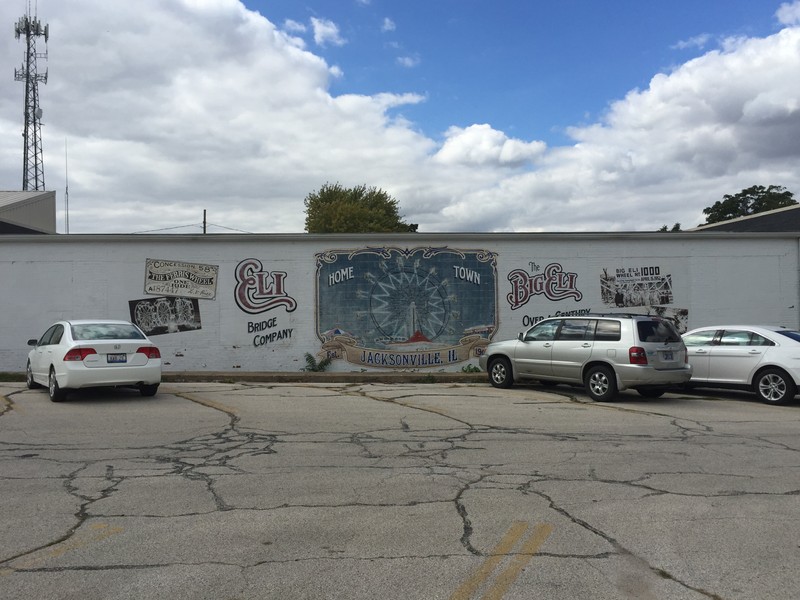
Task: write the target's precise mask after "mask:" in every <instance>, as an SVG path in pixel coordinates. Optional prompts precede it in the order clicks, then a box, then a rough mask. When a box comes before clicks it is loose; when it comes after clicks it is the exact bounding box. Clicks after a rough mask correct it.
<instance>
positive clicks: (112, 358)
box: [106, 352, 128, 363]
mask: <svg viewBox="0 0 800 600" xmlns="http://www.w3.org/2000/svg"><path fill="white" fill-rule="evenodd" d="M106 362H110V363H124V362H128V355H127V354H125V353H124V352H123V353H122V354H106Z"/></svg>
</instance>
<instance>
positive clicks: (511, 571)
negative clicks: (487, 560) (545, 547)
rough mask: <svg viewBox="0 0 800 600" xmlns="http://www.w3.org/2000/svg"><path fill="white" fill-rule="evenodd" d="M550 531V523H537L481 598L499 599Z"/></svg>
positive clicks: (486, 599)
mask: <svg viewBox="0 0 800 600" xmlns="http://www.w3.org/2000/svg"><path fill="white" fill-rule="evenodd" d="M552 532H553V526H552V525H548V524H547V523H540V524H539V525H537V526H536V529H535V530H534V532H533V533H532V534H531V536H530V537H529V538H528V539H527V540H526V542H525V543H524V544H523V545H522V549H521V550H520V553H519V554H517V555H516V556H515V557H514V559H513V560H512V561H511V564H510V565H508V567H506V569H505V571H503V572H502V573H500V575H498V576H497V578H496V579H495V582H494V585H493V586H492V587H491V588H489V590H488V591H487V592H486V595H484V597H483V600H500V599H501V598H502V597H503V596H504V595H505V593H506V592H507V591H508V588H510V587H511V584H512V583H514V582H515V581H516V580H517V577H519V574H520V573H522V569H524V568H525V565H527V564H528V563H529V562H530V561H531V559H532V558H533V555H534V554H536V553H537V552H538V551H539V548H541V547H542V544H544V542H545V540H547V538H548V537H550V534H551V533H552Z"/></svg>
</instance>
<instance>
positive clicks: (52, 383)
mask: <svg viewBox="0 0 800 600" xmlns="http://www.w3.org/2000/svg"><path fill="white" fill-rule="evenodd" d="M47 393H48V395H49V396H50V400H51V401H52V402H61V401H63V400H64V399H65V398H66V397H67V392H66V391H65V390H62V389H61V387H59V385H58V379H56V370H55V369H54V368H53V367H50V375H49V377H48V378H47Z"/></svg>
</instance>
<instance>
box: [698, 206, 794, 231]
mask: <svg viewBox="0 0 800 600" xmlns="http://www.w3.org/2000/svg"><path fill="white" fill-rule="evenodd" d="M686 231H752V232H770V233H782V232H798V231H800V204H794V205H792V206H784V207H783V208H776V209H775V210H768V211H764V212H761V213H756V214H754V215H748V216H746V217H738V218H736V219H729V220H727V221H720V222H719V223H712V224H711V225H701V226H699V227H695V228H694V229H687V230H686Z"/></svg>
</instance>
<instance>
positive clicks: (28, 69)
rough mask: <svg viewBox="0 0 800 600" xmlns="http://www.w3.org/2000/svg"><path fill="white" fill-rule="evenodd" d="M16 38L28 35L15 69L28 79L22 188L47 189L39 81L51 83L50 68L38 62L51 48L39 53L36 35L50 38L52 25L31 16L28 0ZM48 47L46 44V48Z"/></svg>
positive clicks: (17, 75) (21, 78)
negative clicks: (22, 58) (40, 69)
mask: <svg viewBox="0 0 800 600" xmlns="http://www.w3.org/2000/svg"><path fill="white" fill-rule="evenodd" d="M14 33H15V34H16V38H17V39H19V38H20V37H24V38H25V43H26V51H25V62H24V63H23V64H22V67H21V68H19V69H14V79H15V80H16V81H24V82H25V130H24V131H23V132H22V139H23V141H24V147H25V148H24V157H23V165H22V189H23V190H24V191H28V190H44V161H43V160H42V109H41V108H39V82H40V81H41V82H42V83H47V71H46V70H45V72H44V73H43V74H40V73H39V72H38V69H37V66H36V61H37V59H39V58H43V59H45V60H47V50H46V49H45V51H44V53H37V52H36V38H38V37H42V36H44V42H45V44H47V39H48V38H49V37H50V26H49V25H44V26H42V24H41V22H40V21H39V19H38V17H37V16H36V15H34V16H31V5H30V3H28V14H26V15H25V16H24V17H21V18H20V20H19V21H18V22H17V24H16V25H15V26H14ZM45 48H46V47H45Z"/></svg>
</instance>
